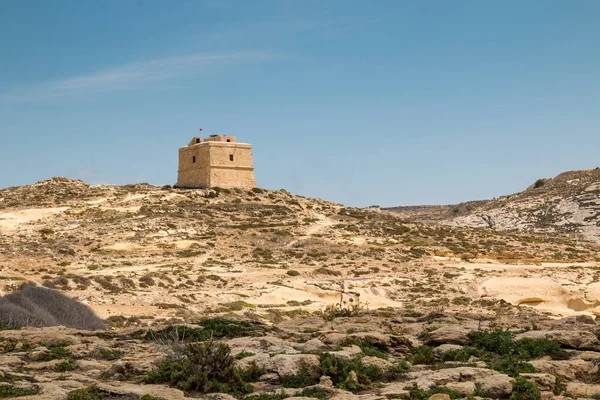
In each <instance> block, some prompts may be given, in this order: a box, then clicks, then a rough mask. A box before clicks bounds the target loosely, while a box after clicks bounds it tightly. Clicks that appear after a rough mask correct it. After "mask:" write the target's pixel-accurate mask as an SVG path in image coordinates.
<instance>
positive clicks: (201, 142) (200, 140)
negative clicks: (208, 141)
mask: <svg viewBox="0 0 600 400" xmlns="http://www.w3.org/2000/svg"><path fill="white" fill-rule="evenodd" d="M200 143H202V128H200Z"/></svg>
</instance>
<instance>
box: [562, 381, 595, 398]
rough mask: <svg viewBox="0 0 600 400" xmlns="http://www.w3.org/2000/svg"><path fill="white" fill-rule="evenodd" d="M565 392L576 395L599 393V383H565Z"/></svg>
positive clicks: (584, 395)
mask: <svg viewBox="0 0 600 400" xmlns="http://www.w3.org/2000/svg"><path fill="white" fill-rule="evenodd" d="M566 391H567V392H569V393H570V394H572V395H574V396H576V398H577V397H591V396H595V395H598V394H600V384H588V383H582V382H569V383H567V390H566Z"/></svg>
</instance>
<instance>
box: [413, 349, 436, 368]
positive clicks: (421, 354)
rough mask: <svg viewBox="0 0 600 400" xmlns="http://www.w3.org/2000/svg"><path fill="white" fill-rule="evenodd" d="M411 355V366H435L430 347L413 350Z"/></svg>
mask: <svg viewBox="0 0 600 400" xmlns="http://www.w3.org/2000/svg"><path fill="white" fill-rule="evenodd" d="M412 353H413V356H412V362H413V364H435V356H434V355H433V347H431V346H419V347H417V348H415V349H413V350H412Z"/></svg>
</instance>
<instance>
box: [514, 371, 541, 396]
mask: <svg viewBox="0 0 600 400" xmlns="http://www.w3.org/2000/svg"><path fill="white" fill-rule="evenodd" d="M541 397H542V394H541V392H540V389H539V388H538V387H537V385H536V384H535V383H533V382H530V381H528V380H527V379H525V378H523V377H522V376H518V377H517V379H516V381H515V384H514V385H513V390H512V394H511V395H510V400H540V398H541Z"/></svg>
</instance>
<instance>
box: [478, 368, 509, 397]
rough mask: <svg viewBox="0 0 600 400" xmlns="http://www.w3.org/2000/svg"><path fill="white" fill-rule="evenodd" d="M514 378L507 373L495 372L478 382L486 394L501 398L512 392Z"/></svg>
mask: <svg viewBox="0 0 600 400" xmlns="http://www.w3.org/2000/svg"><path fill="white" fill-rule="evenodd" d="M514 382H515V380H514V379H513V378H511V377H510V376H508V375H503V374H496V375H492V376H489V377H487V378H486V379H483V380H481V381H479V382H478V384H479V385H480V387H481V389H482V390H483V391H484V392H485V393H487V394H488V396H490V397H492V398H496V399H503V398H505V397H508V396H509V395H510V394H511V393H512V388H513V384H514Z"/></svg>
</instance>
